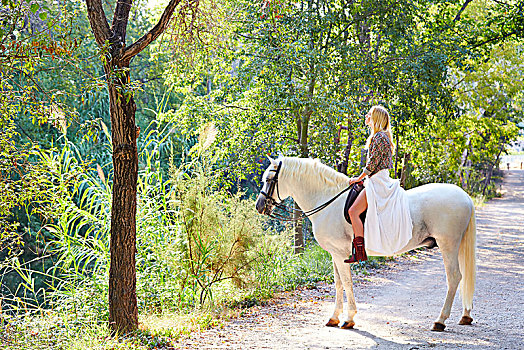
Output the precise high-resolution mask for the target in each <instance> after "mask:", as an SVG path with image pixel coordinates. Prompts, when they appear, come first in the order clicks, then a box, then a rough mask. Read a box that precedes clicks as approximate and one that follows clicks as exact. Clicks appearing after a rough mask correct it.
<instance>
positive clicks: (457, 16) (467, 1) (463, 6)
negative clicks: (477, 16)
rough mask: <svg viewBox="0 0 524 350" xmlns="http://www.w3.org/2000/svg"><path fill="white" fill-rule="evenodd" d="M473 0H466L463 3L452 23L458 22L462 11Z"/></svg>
mask: <svg viewBox="0 0 524 350" xmlns="http://www.w3.org/2000/svg"><path fill="white" fill-rule="evenodd" d="M472 1H473V0H466V2H465V3H464V5H462V7H461V9H460V10H459V12H458V13H457V15H456V16H455V19H454V20H453V22H457V21H458V20H460V15H461V14H462V12H464V10H465V9H466V7H468V5H469V3H470V2H472Z"/></svg>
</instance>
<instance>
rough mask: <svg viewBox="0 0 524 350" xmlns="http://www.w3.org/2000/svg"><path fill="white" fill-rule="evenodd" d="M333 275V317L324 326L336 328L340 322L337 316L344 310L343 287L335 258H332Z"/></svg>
mask: <svg viewBox="0 0 524 350" xmlns="http://www.w3.org/2000/svg"><path fill="white" fill-rule="evenodd" d="M333 274H334V275H335V291H336V294H335V310H334V311H333V316H331V318H330V319H329V321H328V323H326V326H328V327H338V323H339V322H340V320H339V319H338V316H339V315H340V313H341V312H342V311H343V309H344V287H343V286H342V281H341V280H340V274H339V273H338V269H337V264H335V258H333Z"/></svg>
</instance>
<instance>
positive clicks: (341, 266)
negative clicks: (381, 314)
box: [333, 256, 357, 329]
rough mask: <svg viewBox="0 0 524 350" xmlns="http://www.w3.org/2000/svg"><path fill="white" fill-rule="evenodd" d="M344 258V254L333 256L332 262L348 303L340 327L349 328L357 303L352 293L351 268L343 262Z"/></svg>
mask: <svg viewBox="0 0 524 350" xmlns="http://www.w3.org/2000/svg"><path fill="white" fill-rule="evenodd" d="M344 259H345V257H344V256H342V257H336V258H335V257H333V262H334V265H335V266H336V268H337V271H338V274H339V277H340V281H341V283H342V286H343V287H344V290H345V291H346V297H347V303H348V316H347V319H346V321H345V322H344V323H343V324H342V326H341V327H340V328H343V329H351V328H353V327H354V326H355V321H354V317H355V315H356V314H357V304H356V302H355V295H354V294H353V279H352V277H351V270H350V268H349V264H346V263H345V262H344ZM341 303H342V301H341Z"/></svg>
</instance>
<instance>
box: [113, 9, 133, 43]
mask: <svg viewBox="0 0 524 350" xmlns="http://www.w3.org/2000/svg"><path fill="white" fill-rule="evenodd" d="M132 1H133V0H118V1H117V2H116V8H115V14H114V16H113V23H111V33H113V35H114V36H115V37H117V38H118V37H120V38H119V41H120V42H122V43H124V44H125V42H126V28H127V21H128V20H129V12H130V11H131V6H132V4H131V3H132Z"/></svg>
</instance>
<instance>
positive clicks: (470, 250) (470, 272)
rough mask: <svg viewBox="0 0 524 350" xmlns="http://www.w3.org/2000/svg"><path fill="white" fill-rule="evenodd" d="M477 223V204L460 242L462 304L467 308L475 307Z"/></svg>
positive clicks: (472, 210)
mask: <svg viewBox="0 0 524 350" xmlns="http://www.w3.org/2000/svg"><path fill="white" fill-rule="evenodd" d="M476 241H477V225H476V222H475V205H473V207H472V209H471V217H470V218H469V224H468V227H467V228H466V232H465V233H464V237H462V241H461V242H460V249H459V256H458V258H459V268H460V273H461V274H462V281H461V285H460V295H461V297H462V305H463V306H464V308H465V309H467V310H471V309H472V308H473V293H474V292H475V280H476V278H477V261H476V260H477V259H476Z"/></svg>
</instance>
